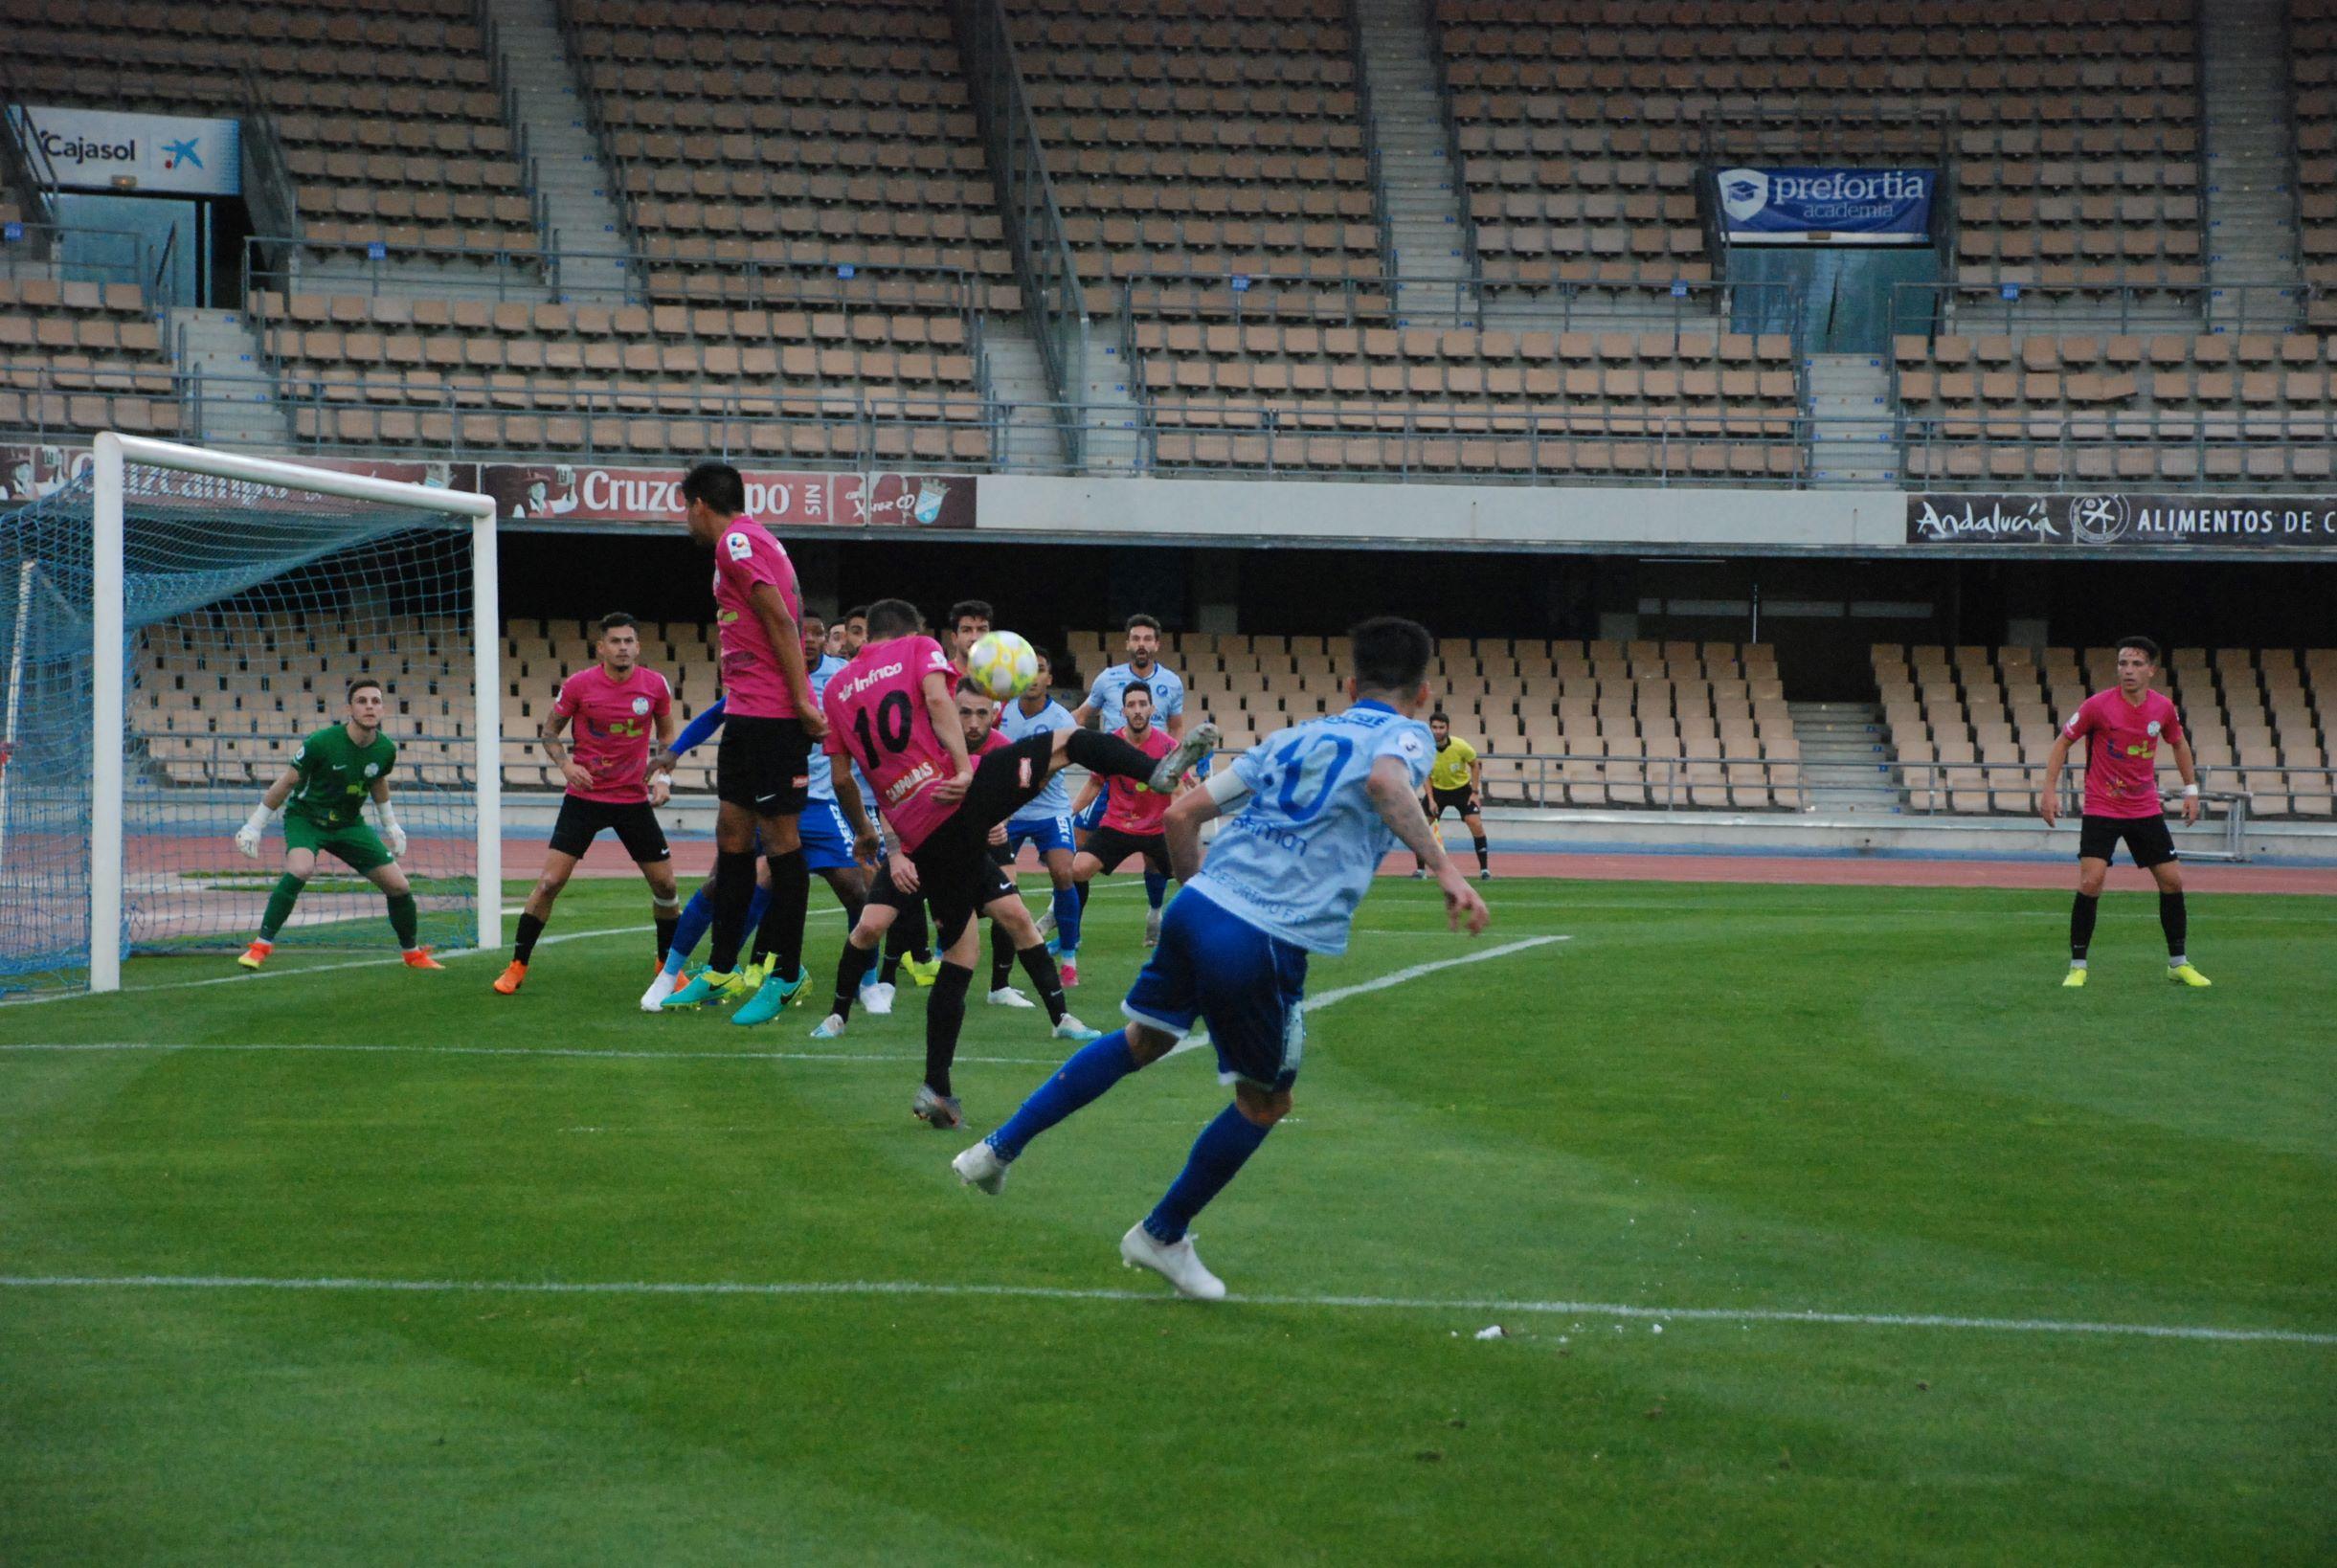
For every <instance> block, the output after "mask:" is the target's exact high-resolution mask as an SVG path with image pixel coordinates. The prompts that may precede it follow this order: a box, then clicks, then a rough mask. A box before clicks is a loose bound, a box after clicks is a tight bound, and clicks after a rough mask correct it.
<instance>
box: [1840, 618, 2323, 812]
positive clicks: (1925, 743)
mask: <svg viewBox="0 0 2337 1568" xmlns="http://www.w3.org/2000/svg"><path fill="white" fill-rule="evenodd" d="M1873 664H1874V670H1875V681H1876V686H1877V688H1878V689H1879V690H1880V692H1881V694H1882V706H1883V718H1884V722H1885V724H1886V726H1887V727H1888V730H1889V734H1890V742H1891V746H1892V748H1893V749H1894V750H1895V751H1896V752H1897V753H1898V756H1899V762H1900V765H1901V771H1902V773H1903V774H1904V777H1905V782H1906V788H1907V795H1908V800H1909V803H1910V805H1912V806H1913V808H1914V809H1916V810H1918V811H1952V812H1959V813H1986V812H1996V813H2011V814H2025V813H2028V812H2032V811H2034V810H2035V807H2036V791H2037V788H2038V786H2039V785H2040V784H2041V783H2042V782H2043V778H2044V764H2045V760H2046V756H2047V754H2048V753H2049V752H2050V751H2051V750H2052V749H2053V745H2054V742H2055V739H2056V736H2057V734H2058V733H2059V730H2058V726H2059V725H2061V724H2063V723H2066V722H2067V720H2068V718H2069V716H2070V715H2071V714H2072V713H2074V712H2076V711H2077V708H2078V706H2079V704H2080V703H2082V702H2084V701H2085V699H2086V698H2087V697H2088V696H2090V695H2091V694H2092V693H2094V692H2096V691H2101V690H2104V689H2106V688H2107V687H2109V686H2112V685H2114V684H2116V683H2117V679H2118V676H2117V666H2118V656H2117V650H2116V649H2114V648H2091V649H2085V650H2082V651H2080V650H2079V649H2075V648H2045V649H2041V650H2031V649H2027V648H1988V647H1958V648H1953V649H1950V648H1945V647H1942V646H1938V645H1936V644H1935V645H1919V646H1917V647H1914V648H1912V649H1902V648H1899V647H1898V646H1896V645H1892V644H1879V645H1877V646H1876V648H1875V649H1874V650H1873ZM2160 684H2161V687H2162V689H2164V690H2165V691H2166V692H2167V694H2168V697H2169V698H2171V699H2172V700H2173V701H2174V704H2175V706H2176V707H2177V709H2178V710H2179V711H2180V712H2181V714H2182V716H2183V726H2184V729H2185V731H2186V732H2187V734H2188V736H2189V738H2190V741H2191V752H2192V756H2193V758H2194V760H2195V761H2196V762H2197V764H2198V767H2199V773H2200V781H2201V784H2202V787H2203V788H2205V789H2208V790H2210V791H2218V790H2222V791H2237V792H2240V793H2244V794H2246V795H2248V796H2249V810H2250V812H2251V814H2252V815H2256V816H2264V817H2288V816H2295V817H2328V816H2330V815H2332V800H2331V795H2332V776H2333V775H2332V774H2331V773H2330V772H2329V768H2330V761H2329V751H2328V739H2329V734H2328V719H2329V717H2330V715H2331V712H2332V708H2331V706H2330V705H2332V704H2337V650H2331V649H2317V650H2312V651H2308V652H2306V653H2304V654H2303V655H2302V656H2300V655H2298V654H2297V653H2295V652H2293V651H2290V650H2288V649H2278V648H2276V649H2266V650H2263V651H2261V652H2256V651H2251V650H2248V649H2224V650H2220V651H2218V652H2216V653H2214V654H2213V655H2210V654H2209V653H2208V651H2207V650H2205V649H2202V648H2177V649H2174V650H2173V651H2172V652H2171V653H2170V654H2169V655H2168V659H2167V663H2166V666H2165V668H2164V669H2163V671H2162V672H2161V682H2160ZM2084 765H2085V757H2084V753H2083V751H2082V750H2073V751H2072V752H2071V755H2070V759H2069V769H2070V778H2071V785H2070V788H2071V790H2072V791H2073V795H2074V792H2076V791H2077V790H2079V788H2081V786H2082V781H2083V773H2084ZM2159 767H2160V771H2161V773H2162V775H2163V776H2162V785H2163V787H2166V788H2167V789H2168V790H2169V792H2171V790H2172V787H2173V786H2172V783H2171V781H2170V778H2169V777H2168V775H2170V774H2171V772H2172V770H2173V768H2174V755H2173V750H2172V748H2170V747H2169V748H2163V749H2162V750H2161V751H2160V753H2159Z"/></svg>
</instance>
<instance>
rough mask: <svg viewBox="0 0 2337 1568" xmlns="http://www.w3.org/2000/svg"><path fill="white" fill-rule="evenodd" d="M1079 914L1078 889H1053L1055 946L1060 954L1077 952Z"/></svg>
mask: <svg viewBox="0 0 2337 1568" xmlns="http://www.w3.org/2000/svg"><path fill="white" fill-rule="evenodd" d="M1080 912H1081V906H1080V902H1079V889H1078V888H1077V887H1076V886H1072V887H1058V888H1056V889H1055V946H1056V947H1057V949H1059V950H1060V951H1061V952H1078V951H1079V916H1080Z"/></svg>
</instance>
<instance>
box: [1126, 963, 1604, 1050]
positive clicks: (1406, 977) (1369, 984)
mask: <svg viewBox="0 0 2337 1568" xmlns="http://www.w3.org/2000/svg"><path fill="white" fill-rule="evenodd" d="M1573 940H1574V938H1573V937H1571V936H1528V937H1525V938H1522V939H1521V940H1519V941H1516V942H1504V943H1502V944H1501V945H1500V946H1499V947H1497V948H1487V949H1485V950H1484V951H1482V952H1464V953H1462V954H1461V955H1460V956H1459V957H1457V958H1439V959H1437V960H1435V961H1434V962H1432V963H1427V964H1414V965H1412V966H1411V968H1409V969H1399V970H1396V971H1394V972H1392V973H1390V974H1382V975H1380V976H1379V977H1378V978H1376V979H1370V980H1360V981H1358V982H1357V983H1356V984H1354V985H1342V986H1338V987H1336V988H1334V989H1332V990H1330V991H1326V992H1324V993H1323V994H1322V995H1321V996H1319V997H1308V998H1307V999H1306V1000H1305V1001H1304V1002H1302V1003H1301V1004H1300V1007H1301V1009H1302V1010H1303V1011H1304V1012H1306V1013H1307V1014H1308V1015H1310V1016H1312V1015H1313V1014H1315V1013H1317V1012H1319V1011H1321V1010H1322V1009H1323V1008H1326V1007H1329V1006H1330V1005H1331V1004H1332V1003H1334V1002H1343V1001H1345V1000H1347V999H1348V998H1349V997H1363V996H1368V995H1370V994H1371V993H1372V992H1374V991H1388V990H1392V989H1394V988H1395V987H1397V986H1400V985H1404V984H1408V983H1409V982H1411V981H1413V980H1417V979H1419V978H1420V977H1421V976H1423V975H1426V974H1435V973H1436V972H1437V971H1438V970H1442V969H1458V968H1460V967H1461V966H1462V965H1463V964H1482V963H1486V962H1489V961H1491V960H1493V959H1495V958H1506V957H1508V956H1509V955H1510V954H1511V953H1513V952H1524V951H1525V950H1526V949H1528V948H1546V947H1548V946H1549V945H1550V944H1551V943H1553V942H1571V941H1573ZM1207 1043H1208V1038H1207V1035H1206V1033H1205V1032H1204V1031H1202V1030H1199V1029H1196V1030H1195V1031H1194V1032H1193V1033H1191V1034H1189V1035H1187V1036H1185V1037H1184V1039H1182V1040H1180V1041H1179V1042H1177V1043H1176V1045H1175V1046H1173V1047H1172V1048H1171V1049H1170V1051H1169V1053H1168V1054H1169V1055H1171V1056H1181V1055H1182V1054H1183V1053H1185V1052H1186V1051H1198V1050H1200V1049H1201V1048H1202V1046H1203V1045H1206V1044H1207Z"/></svg>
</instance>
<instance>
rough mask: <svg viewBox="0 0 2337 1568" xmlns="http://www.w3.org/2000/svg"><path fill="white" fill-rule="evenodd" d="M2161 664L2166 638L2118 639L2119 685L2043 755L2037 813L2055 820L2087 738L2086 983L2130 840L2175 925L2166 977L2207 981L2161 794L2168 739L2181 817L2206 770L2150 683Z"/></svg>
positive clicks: (2076, 919)
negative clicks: (2195, 956) (2190, 943)
mask: <svg viewBox="0 0 2337 1568" xmlns="http://www.w3.org/2000/svg"><path fill="white" fill-rule="evenodd" d="M2158 672H2159V649H2158V644H2157V643H2155V642H2153V641H2151V640H2150V639H2149V638H2146V637H2130V638H2125V639H2124V641H2122V642H2120V643H2119V644H2118V684H2117V685H2115V686H2113V687H2111V688H2110V689H2109V690H2107V691H2098V692H2096V693H2094V695H2092V696H2091V697H2088V698H2087V699H2086V700H2085V701H2084V702H2083V703H2081V704H2079V707H2078V711H2077V712H2075V713H2073V714H2071V715H2070V719H2069V723H2068V724H2067V725H2065V726H2063V727H2062V729H2061V733H2060V734H2059V735H2058V736H2057V737H2056V739H2055V740H2054V743H2053V750H2052V751H2051V752H2049V753H2048V754H2047V755H2046V757H2045V784H2044V788H2043V789H2042V790H2040V791H2039V792H2038V794H2037V805H2036V809H2037V815H2038V816H2039V817H2042V818H2044V819H2045V825H2046V826H2047V827H2052V826H2053V825H2054V824H2055V822H2056V820H2058V818H2059V817H2060V809H2061V800H2060V785H2061V767H2062V765H2063V764H2064V763H2066V762H2067V761H2068V760H2069V750H2070V748H2071V747H2072V746H2075V745H2076V744H2077V743H2078V742H2079V741H2084V742H2085V743H2086V754H2085V816H2084V820H2083V822H2082V824H2081V826H2080V827H2079V833H2078V897H2077V901H2076V902H2075V903H2074V904H2072V905H2071V906H2070V911H2069V976H2068V978H2066V979H2064V980H2063V981H2062V982H2061V983H2062V984H2063V985H2065V986H2081V985H2083V984H2085V960H2086V950H2087V949H2088V948H2090V947H2091V946H2092V945H2093V940H2094V917H2095V916H2096V915H2097V914H2099V913H2100V912H2101V884H2102V880H2103V879H2104V878H2106V877H2107V876H2108V875H2109V872H2110V858H2111V857H2112V856H2113V855H2115V854H2117V853H2118V844H2119V840H2122V839H2123V840H2125V845H2126V849H2127V852H2128V853H2130V854H2131V855H2132V856H2133V857H2134V863H2135V864H2136V865H2139V866H2141V867H2143V868H2144V869H2145V870H2146V871H2148V872H2149V873H2150V875H2151V876H2152V877H2153V878H2154V879H2156V881H2157V883H2158V885H2159V926H2160V929H2161V930H2165V931H2166V933H2167V977H2168V979H2170V980H2173V981H2175V982H2176V983H2178V984H2181V985H2194V986H2197V985H2207V984H2210V983H2211V982H2210V981H2209V979H2208V977H2207V976H2206V975H2204V974H2200V973H2199V972H2198V971H2197V970H2195V969H2193V968H2192V967H2191V960H2190V959H2189V957H2188V956H2186V954H2185V952H2184V946H2185V942H2186V939H2187V937H2188V936H2189V934H2190V930H2191V916H2190V913H2189V911H2187V910H2186V909H2185V908H2184V907H2183V870H2182V867H2181V866H2179V865H2177V864H2176V863H2175V852H2174V835H2173V834H2171V833H2169V832H2168V829H2167V817H2166V807H2165V805H2164V803H2163V802H2162V801H2161V800H2160V799H2159V781H2158V754H2159V746H2160V744H2161V743H2162V742H2164V743H2165V744H2166V745H2167V746H2168V748H2170V749H2171V750H2173V752H2174V765H2175V768H2176V770H2177V771H2178V772H2180V773H2182V775H2183V820H2184V821H2185V822H2187V823H2189V822H2195V821H2197V820H2198V819H2199V773H2198V769H2197V768H2196V767H2195V766H2194V765H2193V764H2192V762H2191V743H2190V742H2189V741H2188V740H2186V739H2184V737H2183V721H2182V719H2181V718H2180V717H2179V716H2177V714H2176V713H2175V706H2174V704H2173V703H2172V702H2170V701H2168V698H2167V697H2166V696H2165V695H2164V694H2163V693H2160V692H2156V691H2153V690H2151V689H2150V683H2151V681H2152V680H2153V679H2155V678H2156V677H2157V675H2158Z"/></svg>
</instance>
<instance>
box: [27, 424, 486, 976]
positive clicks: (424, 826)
mask: <svg viewBox="0 0 2337 1568" xmlns="http://www.w3.org/2000/svg"><path fill="white" fill-rule="evenodd" d="M493 616H494V513H493V503H492V502H491V501H488V500H486V499H485V498H483V497H477V496H471V495H465V494H459V493H455V492H451V491H447V490H442V489H431V488H426V487H424V486H421V485H414V484H400V483H395V482H389V481H384V480H378V479H372V478H369V477H364V476H358V475H350V474H338V473H330V472H326V471H323V470H317V469H306V468H302V467H299V466H297V465H293V464H288V463H280V462H271V461H266V460H263V459H252V458H244V457H237V456H229V455H226V454H220V453H213V452H205V451H202V450H199V449H196V448H191V447H182V446H174V445H171V444H169V443H166V442H160V441H149V440H145V439H141V438H138V437H116V436H111V435H106V436H101V437H97V442H96V453H95V464H94V466H93V468H92V469H91V471H90V472H89V473H88V474H87V475H85V476H84V477H83V478H81V479H80V480H79V481H77V482H75V483H74V484H72V485H71V486H69V487H67V488H66V489H63V490H61V491H59V492H57V493H56V494H55V495H52V496H50V497H47V498H46V499H44V500H41V501H39V502H36V503H34V504H32V505H30V506H27V507H24V508H23V509H21V510H18V511H15V512H12V513H10V514H7V515H6V516H5V517H0V656H4V657H5V658H6V659H7V661H8V662H7V670H6V684H5V687H4V688H0V755H4V758H5V760H0V988H13V987H40V986H48V987H80V986H87V987H88V988H89V989H92V990H100V991H103V990H112V989H115V988H116V987H117V986H118V985H119V984H120V970H121V960H122V959H123V957H124V956H127V955H132V954H161V953H219V952H228V951H231V950H233V949H235V948H237V947H240V946H241V945H242V944H243V943H244V942H246V941H248V940H249V939H250V938H251V937H252V936H253V935H254V934H255V933H256V932H257V930H258V925H259V920H260V915H261V912H262V910H263V909H264V907H265V906H266V904H267V899H268V893H269V890H270V889H271V887H273V885H275V883H276V880H277V878H278V877H279V876H280V875H281V872H282V863H283V854H284V842H283V837H282V830H281V819H280V820H279V821H277V822H274V823H272V824H271V826H270V829H269V832H268V836H267V838H266V840H264V841H263V842H262V844H261V848H260V858H259V859H258V861H257V862H255V861H252V860H249V859H247V858H245V857H244V856H243V855H241V854H239V853H237V852H236V847H235V844H234V841H233V840H234V835H235V832H236V829H237V828H238V827H239V826H241V825H242V823H243V821H244V819H245V818H246V817H247V816H248V815H249V814H250V812H251V810H252V808H253V807H254V806H255V805H257V804H258V799H259V795H260V794H261V792H262V791H264V790H265V789H266V788H267V786H268V785H269V784H270V783H271V782H272V781H273V780H274V779H275V778H276V777H277V776H278V775H279V774H280V773H281V772H282V771H283V770H284V768H285V767H286V765H287V764H288V763H289V761H290V760H291V758H292V756H293V755H294V753H295V752H296V751H298V750H299V749H300V745H301V742H302V740H303V738H304V737H306V736H307V735H309V734H310V733H312V732H314V731H316V730H318V729H320V728H325V727H326V726H327V725H330V724H334V723H337V722H339V721H340V720H341V719H342V718H343V717H344V716H345V715H346V712H347V702H346V696H345V693H346V688H347V687H348V683H349V682H350V681H352V680H354V679H356V678H357V677H359V676H370V677H372V678H373V679H375V680H378V681H379V682H381V683H382V684H383V686H384V688H385V697H386V699H387V705H386V713H387V717H386V718H385V720H384V723H383V733H385V734H386V735H388V736H389V737H390V738H391V739H392V740H393V741H394V742H395V743H396V746H397V758H396V762H395V765H394V767H393V771H392V773H391V775H390V785H391V790H392V796H393V804H394V806H395V808H396V811H397V816H398V818H399V822H400V825H402V826H403V827H404V829H405V831H406V833H407V836H408V843H407V852H406V855H405V857H404V859H403V861H402V862H401V863H402V864H403V866H404V868H405V870H406V872H407V875H408V877H409V879H410V880H411V881H412V883H413V885H414V890H415V893H416V900H417V904H418V906H419V908H420V911H421V921H422V937H421V939H422V941H423V942H424V943H426V944H432V945H436V946H440V947H468V946H470V945H471V944H472V943H474V942H478V943H480V944H481V945H493V943H494V942H495V941H497V940H498V937H499V932H498V931H497V930H496V928H497V925H498V923H499V922H498V920H497V916H498V914H499V911H500V902H501V901H500V899H499V898H498V897H496V896H494V894H495V893H496V891H497V879H498V878H499V876H500V871H501V864H500V856H499V854H498V850H497V845H498V838H497V833H496V831H495V829H496V817H497V806H498V794H497V785H498V782H499V779H498V773H497V768H496V761H497V758H498V755H499V747H498V739H499V737H498V736H497V734H496V732H495V731H496V725H497V722H498V715H499V708H498V703H497V673H496V670H495V654H496V650H497V648H498V646H499V644H498V642H497V639H496V638H495V637H494V636H493V635H492V633H490V635H488V636H486V637H481V636H480V635H479V632H480V626H481V622H482V620H483V618H485V619H488V620H491V619H492V617H493ZM482 699H484V700H482ZM483 892H484V893H485V894H486V895H487V896H484V897H483V896H482V894H483ZM383 911H384V906H383V900H382V896H381V894H380V893H379V892H378V891H377V890H376V889H375V888H374V887H373V886H372V885H371V884H369V883H367V882H366V881H365V880H364V879H363V878H361V877H359V876H357V875H356V874H355V873H354V872H352V871H349V870H348V868H347V867H345V866H343V865H341V864H340V863H339V862H336V861H334V860H333V859H332V858H331V857H330V856H329V855H325V856H321V857H320V858H319V863H318V866H317V869H316V873H315V875H314V876H313V877H312V878H311V879H310V881H309V883H308V885H307V888H306V891H305V892H304V893H303V897H302V899H301V902H300V905H299V907H298V908H297V909H296V911H295V913H294V915H293V918H292V921H291V923H290V924H289V925H287V926H286V927H285V928H284V930H282V932H281V934H280V936H279V938H278V945H279V948H280V951H281V950H284V949H300V948H331V947H348V948H368V949H374V950H380V949H383V948H385V947H387V946H388V945H389V944H390V943H391V935H390V931H389V929H388V926H387V923H386V921H385V919H384V917H383ZM222 973H223V974H227V973H233V972H232V971H223V972H222Z"/></svg>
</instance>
